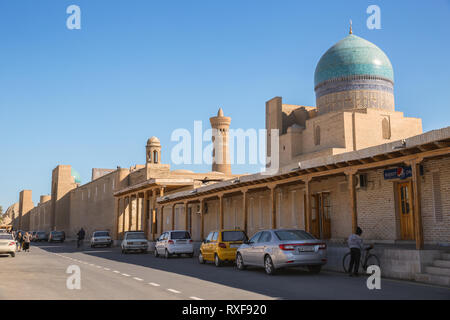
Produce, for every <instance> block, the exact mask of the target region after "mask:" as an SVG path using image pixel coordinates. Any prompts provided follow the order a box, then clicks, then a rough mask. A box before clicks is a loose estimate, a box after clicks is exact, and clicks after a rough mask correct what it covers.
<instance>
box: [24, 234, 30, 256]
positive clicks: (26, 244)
mask: <svg viewBox="0 0 450 320" xmlns="http://www.w3.org/2000/svg"><path fill="white" fill-rule="evenodd" d="M30 242H31V234H30V233H29V232H27V233H25V236H24V237H23V251H25V252H30Z"/></svg>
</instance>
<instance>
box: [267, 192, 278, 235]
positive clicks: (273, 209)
mask: <svg viewBox="0 0 450 320" xmlns="http://www.w3.org/2000/svg"><path fill="white" fill-rule="evenodd" d="M275 187H276V186H275V185H271V186H269V189H270V208H271V213H272V216H271V217H272V226H271V228H272V229H276V228H277V207H276V197H275V196H276V195H275Z"/></svg>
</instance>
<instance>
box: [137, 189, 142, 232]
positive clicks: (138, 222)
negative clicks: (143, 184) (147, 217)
mask: <svg viewBox="0 0 450 320" xmlns="http://www.w3.org/2000/svg"><path fill="white" fill-rule="evenodd" d="M139 200H140V198H139V193H136V231H137V230H141V227H142V223H141V212H140V206H139Z"/></svg>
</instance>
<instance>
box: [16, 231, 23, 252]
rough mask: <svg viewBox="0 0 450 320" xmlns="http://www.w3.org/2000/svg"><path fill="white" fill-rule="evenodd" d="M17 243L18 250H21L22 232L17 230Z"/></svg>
mask: <svg viewBox="0 0 450 320" xmlns="http://www.w3.org/2000/svg"><path fill="white" fill-rule="evenodd" d="M17 243H18V244H19V246H18V251H19V252H20V251H22V245H23V233H22V232H19V236H18V237H17Z"/></svg>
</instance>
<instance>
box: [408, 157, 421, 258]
mask: <svg viewBox="0 0 450 320" xmlns="http://www.w3.org/2000/svg"><path fill="white" fill-rule="evenodd" d="M422 160H423V159H418V160H413V161H411V169H412V183H413V185H412V189H413V190H412V192H413V195H414V210H413V213H414V233H415V238H416V249H417V250H422V249H423V247H424V242H423V227H422V210H421V196H420V191H421V187H420V185H421V178H420V162H421V161H422Z"/></svg>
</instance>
